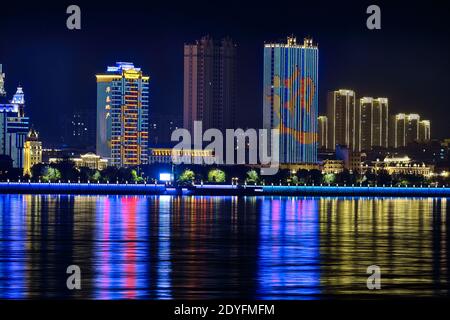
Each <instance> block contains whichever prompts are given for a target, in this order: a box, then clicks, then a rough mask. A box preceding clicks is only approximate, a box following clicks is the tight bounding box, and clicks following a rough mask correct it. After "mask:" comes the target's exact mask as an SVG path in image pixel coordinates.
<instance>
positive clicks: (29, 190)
mask: <svg viewBox="0 0 450 320" xmlns="http://www.w3.org/2000/svg"><path fill="white" fill-rule="evenodd" d="M0 193H4V194H17V193H18V194H92V195H95V194H130V195H133V194H140V195H216V196H221V195H231V196H258V195H264V196H266V195H268V196H271V195H279V196H283V195H286V196H389V197H391V196H403V197H404V196H410V197H450V187H449V186H441V187H431V186H408V187H398V186H342V185H340V186H338V185H316V186H312V185H298V186H286V185H285V186H280V185H207V184H204V185H193V186H189V187H173V186H167V185H165V184H121V183H35V182H0Z"/></svg>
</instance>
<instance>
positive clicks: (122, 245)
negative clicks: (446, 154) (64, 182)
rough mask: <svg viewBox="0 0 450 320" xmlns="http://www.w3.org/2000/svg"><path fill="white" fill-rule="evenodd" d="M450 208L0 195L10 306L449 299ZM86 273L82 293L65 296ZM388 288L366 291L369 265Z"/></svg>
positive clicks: (4, 288)
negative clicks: (71, 275) (79, 301)
mask: <svg viewBox="0 0 450 320" xmlns="http://www.w3.org/2000/svg"><path fill="white" fill-rule="evenodd" d="M449 207H450V206H449V205H448V204H447V199H431V198H430V199H428V198H427V199H407V198H379V199H373V198H303V197H172V196H58V195H0V299H5V298H7V299H28V298H56V297H66V298H90V299H177V298H178V299H184V298H186V299H205V298H206V299H208V298H252V299H321V298H329V297H348V296H354V295H355V296H358V297H380V296H381V297H383V296H384V297H391V296H411V297H416V296H448V295H449V288H450V285H449V276H450V272H449V270H450V266H449V260H450V250H449V245H450V236H449V228H450V209H449ZM69 265H78V266H79V267H80V268H81V273H82V274H81V276H82V280H81V285H82V289H81V290H78V291H70V290H68V289H67V287H66V279H67V276H68V275H67V274H66V268H67V267H68V266H69ZM370 265H378V266H379V267H380V268H381V284H382V289H381V290H377V291H375V292H374V291H371V290H368V289H367V287H366V280H367V276H368V275H367V274H366V270H367V267H368V266H370Z"/></svg>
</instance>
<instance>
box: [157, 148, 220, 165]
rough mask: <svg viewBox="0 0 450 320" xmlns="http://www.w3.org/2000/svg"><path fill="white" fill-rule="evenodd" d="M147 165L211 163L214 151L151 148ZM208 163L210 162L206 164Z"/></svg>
mask: <svg viewBox="0 0 450 320" xmlns="http://www.w3.org/2000/svg"><path fill="white" fill-rule="evenodd" d="M149 154H150V156H149V163H172V162H184V163H200V164H201V163H203V161H212V159H214V151H213V150H211V149H207V150H196V149H193V150H174V149H172V148H151V149H150V151H149ZM208 163H210V162H208Z"/></svg>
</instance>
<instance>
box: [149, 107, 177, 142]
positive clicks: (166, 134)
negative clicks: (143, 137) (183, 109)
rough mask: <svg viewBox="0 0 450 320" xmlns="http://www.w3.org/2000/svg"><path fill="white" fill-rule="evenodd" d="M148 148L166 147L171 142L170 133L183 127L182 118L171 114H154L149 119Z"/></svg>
mask: <svg viewBox="0 0 450 320" xmlns="http://www.w3.org/2000/svg"><path fill="white" fill-rule="evenodd" d="M150 120H151V121H150V124H149V134H150V140H149V144H150V146H152V147H154V146H158V145H159V146H167V145H171V144H173V143H174V142H172V141H171V137H172V132H173V131H175V130H177V129H178V128H182V127H183V117H180V116H178V115H171V114H162V113H158V114H156V113H154V114H152V117H151V119H150Z"/></svg>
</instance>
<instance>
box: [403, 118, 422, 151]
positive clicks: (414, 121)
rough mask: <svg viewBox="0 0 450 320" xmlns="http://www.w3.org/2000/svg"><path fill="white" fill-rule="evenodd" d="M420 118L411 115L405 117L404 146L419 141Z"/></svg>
mask: <svg viewBox="0 0 450 320" xmlns="http://www.w3.org/2000/svg"><path fill="white" fill-rule="evenodd" d="M419 123H420V116H419V115H418V114H416V113H411V114H409V115H407V116H406V144H408V143H411V142H414V141H419Z"/></svg>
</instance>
